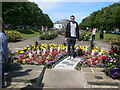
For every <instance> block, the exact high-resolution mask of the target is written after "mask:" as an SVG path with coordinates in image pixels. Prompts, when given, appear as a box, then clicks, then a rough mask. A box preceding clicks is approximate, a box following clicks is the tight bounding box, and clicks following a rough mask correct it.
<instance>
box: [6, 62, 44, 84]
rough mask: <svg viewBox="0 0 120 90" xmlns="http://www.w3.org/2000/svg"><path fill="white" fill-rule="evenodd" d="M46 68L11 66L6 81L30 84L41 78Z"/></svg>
mask: <svg viewBox="0 0 120 90" xmlns="http://www.w3.org/2000/svg"><path fill="white" fill-rule="evenodd" d="M43 67H44V66H37V65H16V64H15V65H11V67H10V70H9V72H7V73H6V79H7V80H8V81H10V82H13V81H14V82H30V80H33V79H36V78H38V77H39V75H40V73H41V72H42V70H43Z"/></svg>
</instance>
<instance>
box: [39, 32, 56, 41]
mask: <svg viewBox="0 0 120 90" xmlns="http://www.w3.org/2000/svg"><path fill="white" fill-rule="evenodd" d="M56 37H57V33H55V32H44V33H43V34H41V35H40V38H41V39H42V40H51V39H54V38H56Z"/></svg>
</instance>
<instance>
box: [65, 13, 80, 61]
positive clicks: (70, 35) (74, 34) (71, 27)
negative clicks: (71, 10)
mask: <svg viewBox="0 0 120 90" xmlns="http://www.w3.org/2000/svg"><path fill="white" fill-rule="evenodd" d="M70 20H71V21H70V22H69V23H68V24H67V27H66V33H65V40H66V41H67V49H68V56H69V58H70V59H74V58H75V53H74V50H75V49H74V46H75V43H76V41H78V39H79V27H78V23H77V22H76V21H75V16H73V15H72V16H70ZM71 46H72V52H71V48H70V47H71Z"/></svg>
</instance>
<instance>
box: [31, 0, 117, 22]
mask: <svg viewBox="0 0 120 90" xmlns="http://www.w3.org/2000/svg"><path fill="white" fill-rule="evenodd" d="M31 2H35V3H36V4H38V6H39V8H40V9H41V10H42V11H43V13H45V14H48V15H49V17H50V18H51V20H52V21H53V23H54V22H56V21H60V20H62V19H70V16H71V15H74V16H75V21H77V22H78V23H80V22H81V21H82V19H84V18H85V17H88V16H89V15H90V14H91V13H93V12H94V11H97V10H100V9H101V8H103V7H106V6H109V5H111V4H113V3H115V2H38V1H37V0H35V1H34V0H31Z"/></svg>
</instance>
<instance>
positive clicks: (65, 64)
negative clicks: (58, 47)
mask: <svg viewBox="0 0 120 90" xmlns="http://www.w3.org/2000/svg"><path fill="white" fill-rule="evenodd" d="M80 60H81V58H80V57H76V58H74V59H69V57H67V58H65V59H64V60H63V61H61V62H60V63H59V64H57V65H56V66H55V67H54V68H53V69H71V70H74V68H75V66H76V65H77V64H78V62H79V61H80Z"/></svg>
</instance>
